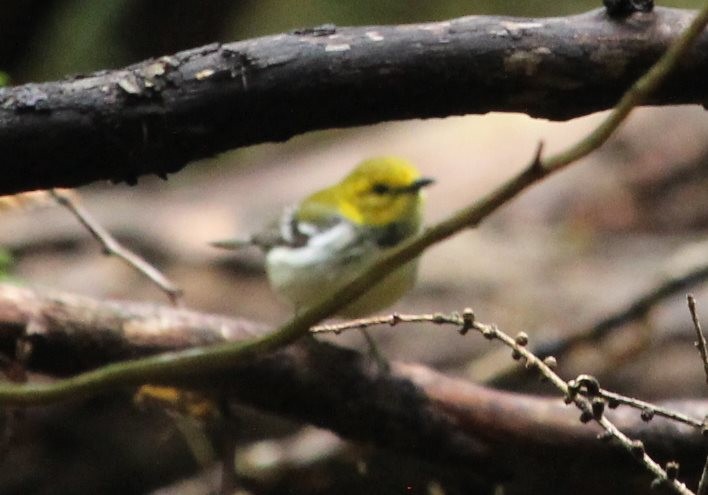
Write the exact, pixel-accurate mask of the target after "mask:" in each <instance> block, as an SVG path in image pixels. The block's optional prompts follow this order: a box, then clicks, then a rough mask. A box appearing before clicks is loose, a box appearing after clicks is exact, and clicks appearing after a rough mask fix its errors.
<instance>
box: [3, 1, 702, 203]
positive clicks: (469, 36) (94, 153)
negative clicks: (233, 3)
mask: <svg viewBox="0 0 708 495" xmlns="http://www.w3.org/2000/svg"><path fill="white" fill-rule="evenodd" d="M691 17H692V12H690V11H683V10H675V9H663V8H657V9H655V10H654V11H653V12H651V13H637V14H634V15H632V16H629V17H627V18H625V19H622V20H616V19H609V18H608V17H607V16H606V14H605V12H604V11H603V10H597V11H592V12H589V13H586V14H582V15H577V16H571V17H564V18H550V19H518V18H502V17H485V16H476V17H465V18H460V19H455V20H452V21H449V22H438V23H430V24H414V25H406V26H376V27H358V28H334V27H327V26H323V27H320V28H315V29H311V30H304V31H300V32H294V33H289V34H281V35H276V36H268V37H264V38H258V39H254V40H247V41H242V42H238V43H230V44H225V45H219V44H214V45H209V46H205V47H202V48H198V49H194V50H190V51H186V52H181V53H178V54H176V55H173V56H166V57H162V58H159V59H156V60H148V61H145V62H141V63H139V64H136V65H134V66H131V67H128V68H126V69H123V70H117V71H110V72H101V73H97V74H92V75H90V76H87V77H77V78H74V79H71V80H66V81H61V82H53V83H45V84H28V85H25V86H19V87H14V88H6V89H0V159H1V160H2V165H3V180H2V183H1V184H0V193H12V192H18V191H22V190H28V189H36V188H49V187H55V186H75V185H80V184H86V183H88V182H90V181H93V180H97V179H112V180H125V181H129V182H130V181H134V180H135V179H136V178H137V177H138V176H140V175H143V174H148V173H156V174H160V175H162V174H165V173H168V172H175V171H177V170H179V169H181V168H182V167H183V166H184V165H185V164H186V163H188V162H189V161H192V160H195V159H198V158H204V157H208V156H212V155H214V154H216V153H219V152H221V151H225V150H228V149H232V148H237V147H240V146H246V145H250V144H255V143H262V142H266V141H281V140H285V139H288V138H290V137H292V136H294V135H297V134H301V133H303V132H307V131H311V130H316V129H326V128H333V127H350V126H356V125H365V124H371V123H375V122H382V121H388V120H399V119H410V118H429V117H444V116H448V115H461V114H468V113H485V112H489V111H510V112H523V113H527V114H529V115H532V116H537V117H546V118H551V119H568V118H571V117H576V116H580V115H585V114H588V113H591V112H595V111H598V110H602V109H607V108H610V107H611V106H612V105H614V104H615V103H616V101H617V100H618V99H619V97H620V96H621V94H622V93H623V91H624V90H625V89H626V88H627V87H628V86H629V85H630V84H631V83H632V82H633V81H634V80H635V79H636V78H637V77H638V76H639V75H641V74H642V73H643V72H645V71H646V70H647V69H648V68H649V66H650V65H651V64H652V63H653V62H654V61H656V59H657V58H658V57H659V55H660V54H661V53H662V52H663V51H665V49H666V48H667V46H668V44H669V43H670V42H671V41H672V40H673V39H674V38H676V36H677V35H678V34H679V33H680V32H681V30H682V29H683V28H684V27H685V26H686V25H687V24H688V22H689V20H690V18H691ZM707 54H708V36H707V35H704V36H703V37H702V38H701V40H700V41H699V43H698V44H697V46H696V47H695V49H694V51H693V55H692V56H691V57H690V58H689V60H687V61H686V62H685V64H683V66H682V67H681V69H680V70H679V71H677V73H676V74H675V75H674V76H673V77H672V78H671V79H670V81H668V82H667V84H665V85H664V87H663V89H662V90H661V91H659V92H657V93H656V94H655V95H654V96H653V97H652V99H651V100H650V101H649V103H651V104H676V103H705V102H706V97H707V96H706V85H705V81H706V80H707V79H708V55H707Z"/></svg>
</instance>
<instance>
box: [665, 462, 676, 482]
mask: <svg viewBox="0 0 708 495" xmlns="http://www.w3.org/2000/svg"><path fill="white" fill-rule="evenodd" d="M678 473H679V463H678V462H676V461H669V462H667V463H666V477H667V478H669V479H670V480H675V479H676V478H678Z"/></svg>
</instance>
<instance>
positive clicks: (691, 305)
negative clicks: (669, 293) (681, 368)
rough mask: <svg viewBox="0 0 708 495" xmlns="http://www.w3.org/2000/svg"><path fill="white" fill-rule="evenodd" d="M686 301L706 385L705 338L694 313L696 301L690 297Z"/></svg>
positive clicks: (706, 356) (707, 371)
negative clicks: (694, 330)
mask: <svg viewBox="0 0 708 495" xmlns="http://www.w3.org/2000/svg"><path fill="white" fill-rule="evenodd" d="M687 299H688V311H689V312H690V313H691V319H692V320H693V328H695V329H696V339H697V340H696V347H698V352H700V353H701V360H702V361H703V370H704V371H705V373H706V383H708V350H706V338H705V336H704V335H703V330H702V329H701V322H700V321H699V320H698V312H697V311H696V300H695V299H694V297H693V296H692V295H690V294H689V295H688V296H687Z"/></svg>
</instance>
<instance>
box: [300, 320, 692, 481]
mask: <svg viewBox="0 0 708 495" xmlns="http://www.w3.org/2000/svg"><path fill="white" fill-rule="evenodd" d="M403 322H405V323H410V322H430V323H435V324H440V325H442V324H451V325H454V326H456V327H458V328H460V333H462V334H463V335H464V334H465V333H467V332H468V331H469V330H472V329H474V330H477V331H478V332H479V333H481V334H482V335H483V336H484V337H485V338H487V339H490V340H492V339H495V340H498V341H500V342H502V343H503V344H504V345H506V346H507V347H509V348H511V349H512V358H513V359H515V360H520V359H523V360H524V362H525V363H524V366H525V368H527V369H536V370H538V371H539V372H540V373H541V375H543V377H544V378H546V379H547V380H548V381H549V382H551V383H552V384H553V385H554V386H555V387H556V388H557V389H558V390H559V391H560V392H561V393H562V394H563V395H564V397H565V400H566V402H568V403H570V402H572V403H574V404H575V405H576V407H578V409H580V411H581V412H582V414H581V416H580V420H581V421H583V422H588V421H590V420H594V421H595V422H596V423H597V424H599V425H600V426H601V427H602V428H603V429H604V430H605V432H606V433H607V434H608V435H610V436H611V437H612V438H615V439H616V440H617V441H618V442H619V444H620V445H621V446H622V447H623V448H624V449H625V450H626V451H627V452H629V453H630V454H631V455H632V456H634V457H635V458H636V459H638V460H639V461H640V462H641V463H642V464H643V465H644V467H645V468H646V469H647V470H648V471H649V472H650V473H651V474H652V475H653V476H654V478H655V482H656V480H658V482H660V483H667V484H669V486H671V487H672V488H673V490H674V491H675V492H676V493H681V494H690V493H692V492H691V491H690V490H689V489H688V488H686V485H684V484H683V483H681V482H680V481H678V480H675V479H671V478H670V477H669V476H668V475H667V474H666V471H665V470H664V469H663V468H662V467H661V466H660V465H659V464H658V463H657V462H656V461H654V460H653V459H652V458H651V457H650V456H649V455H648V454H647V453H646V452H645V451H644V446H643V445H642V443H641V442H640V441H638V440H632V439H630V438H629V437H627V436H626V435H625V434H624V433H622V431H620V430H619V428H617V426H615V424H614V423H612V422H611V421H610V420H609V419H607V417H606V416H605V415H604V414H603V412H604V408H605V400H603V399H599V400H600V402H597V401H596V400H594V399H595V398H597V397H603V395H602V394H601V393H600V392H601V391H602V389H601V388H600V387H599V384H597V380H595V379H594V378H592V377H589V376H587V375H581V377H578V378H577V379H576V380H571V381H570V382H566V381H565V380H563V379H562V378H561V377H560V376H559V375H558V374H557V373H556V372H555V371H553V369H552V367H554V366H555V359H553V360H543V359H541V358H539V357H538V356H536V355H535V354H534V353H533V352H531V351H530V350H529V349H528V348H527V345H528V336H527V335H526V334H525V333H523V332H522V333H519V334H518V335H517V336H516V338H512V337H511V336H509V335H508V334H506V333H505V332H503V331H502V330H500V329H499V328H498V327H497V326H496V325H490V324H485V323H480V322H478V321H476V320H475V316H474V313H473V312H472V310H471V309H465V311H464V312H463V313H462V315H460V314H459V313H452V314H449V315H445V314H442V313H433V314H419V315H402V314H398V313H394V314H392V315H389V316H381V317H373V318H362V319H358V320H354V321H350V322H344V323H339V324H335V325H319V326H317V327H314V328H313V329H312V330H311V331H312V332H313V333H327V332H331V333H340V332H342V331H344V330H349V329H363V328H367V327H370V326H376V325H382V324H387V325H391V326H395V325H398V324H399V323H403ZM592 385H594V386H592ZM602 392H605V393H606V394H608V396H611V397H612V398H613V399H614V398H616V397H621V396H617V395H616V394H611V393H609V392H606V391H602ZM622 399H623V400H624V401H626V402H623V403H628V404H632V402H635V401H634V400H633V399H629V398H624V397H623V398H622ZM627 399H629V400H627ZM644 404H646V405H649V406H651V404H648V403H644ZM652 408H653V409H654V410H656V409H659V408H658V407H654V406H652ZM662 411H663V409H662ZM657 414H659V413H658V412H657ZM669 415H670V416H671V417H676V418H678V417H681V416H682V415H680V414H679V413H671V412H669ZM688 419H689V423H688V424H692V423H691V422H692V420H691V419H690V418H688ZM699 423H700V422H699Z"/></svg>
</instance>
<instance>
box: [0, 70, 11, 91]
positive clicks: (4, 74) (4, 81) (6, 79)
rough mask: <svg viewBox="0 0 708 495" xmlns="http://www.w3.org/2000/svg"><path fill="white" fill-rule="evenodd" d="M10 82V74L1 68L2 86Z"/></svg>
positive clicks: (0, 85) (0, 80)
mask: <svg viewBox="0 0 708 495" xmlns="http://www.w3.org/2000/svg"><path fill="white" fill-rule="evenodd" d="M8 84H10V76H9V75H8V74H7V72H3V71H1V70H0V88H1V87H3V86H7V85H8Z"/></svg>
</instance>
